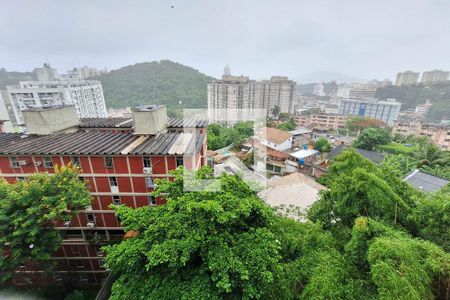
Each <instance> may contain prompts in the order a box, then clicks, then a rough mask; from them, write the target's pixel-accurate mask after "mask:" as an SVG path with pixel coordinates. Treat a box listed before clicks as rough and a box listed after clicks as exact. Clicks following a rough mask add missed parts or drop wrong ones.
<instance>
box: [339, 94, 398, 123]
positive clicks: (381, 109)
mask: <svg viewBox="0 0 450 300" xmlns="http://www.w3.org/2000/svg"><path fill="white" fill-rule="evenodd" d="M401 105H402V104H401V103H400V102H397V101H395V100H394V99H388V100H386V101H378V100H377V99H375V98H365V99H362V100H358V99H343V100H341V104H340V105H339V114H341V115H358V116H361V117H368V118H372V119H376V120H380V121H383V122H385V123H386V124H387V125H389V126H393V125H394V121H395V120H397V118H398V114H399V113H400V107H401Z"/></svg>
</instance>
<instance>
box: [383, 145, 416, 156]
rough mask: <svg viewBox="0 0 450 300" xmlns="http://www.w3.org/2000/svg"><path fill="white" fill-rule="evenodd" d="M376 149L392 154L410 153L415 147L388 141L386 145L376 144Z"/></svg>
mask: <svg viewBox="0 0 450 300" xmlns="http://www.w3.org/2000/svg"><path fill="white" fill-rule="evenodd" d="M376 149H377V150H378V151H381V152H387V153H392V154H411V153H413V152H415V151H417V147H408V146H405V145H404V144H399V143H389V144H386V145H378V146H376Z"/></svg>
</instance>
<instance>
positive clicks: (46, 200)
mask: <svg viewBox="0 0 450 300" xmlns="http://www.w3.org/2000/svg"><path fill="white" fill-rule="evenodd" d="M90 203H91V195H90V193H89V190H88V188H87V186H86V184H85V183H84V182H82V181H80V180H79V179H78V170H77V169H76V168H75V167H72V166H66V167H60V168H58V167H55V174H53V175H49V174H47V173H36V174H33V175H31V176H29V177H27V178H26V179H24V180H20V181H18V182H16V183H14V184H9V183H7V182H6V181H2V180H0V233H1V234H0V244H1V247H2V249H3V251H4V253H6V254H5V255H0V269H1V270H2V271H4V272H2V273H0V282H3V281H5V280H8V279H9V278H10V277H11V275H12V272H13V270H14V269H15V268H17V267H18V266H20V265H24V264H25V263H26V262H28V261H30V260H31V261H35V262H38V263H44V264H45V263H46V261H47V260H48V259H49V258H50V257H51V255H52V254H53V252H54V251H56V250H57V249H58V247H59V246H60V244H61V238H60V236H59V234H58V231H56V230H55V229H54V225H55V222H56V221H69V220H70V219H71V218H72V216H73V215H74V214H75V213H76V212H77V210H78V209H81V208H84V207H86V206H88V205H89V204H90Z"/></svg>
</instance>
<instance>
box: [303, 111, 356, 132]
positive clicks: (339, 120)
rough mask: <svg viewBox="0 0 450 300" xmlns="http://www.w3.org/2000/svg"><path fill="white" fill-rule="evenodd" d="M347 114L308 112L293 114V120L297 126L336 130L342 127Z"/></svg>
mask: <svg viewBox="0 0 450 300" xmlns="http://www.w3.org/2000/svg"><path fill="white" fill-rule="evenodd" d="M348 118H349V117H348V116H344V115H338V114H327V113H322V114H310V115H299V116H295V117H294V120H295V123H296V124H297V125H298V126H301V127H307V128H310V129H318V130H337V129H340V128H344V127H345V124H346V122H347V120H348Z"/></svg>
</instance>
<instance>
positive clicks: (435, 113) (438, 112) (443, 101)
mask: <svg viewBox="0 0 450 300" xmlns="http://www.w3.org/2000/svg"><path fill="white" fill-rule="evenodd" d="M377 97H378V98H381V99H387V98H395V99H397V100H398V101H399V102H401V103H402V110H406V109H409V108H415V107H416V106H417V105H418V104H422V103H425V100H426V99H430V100H431V103H432V104H433V107H432V108H431V110H430V111H429V112H428V114H427V116H426V118H427V120H428V121H431V122H438V121H440V120H442V119H450V85H449V84H436V85H432V86H422V85H417V86H387V87H383V88H379V89H377Z"/></svg>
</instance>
